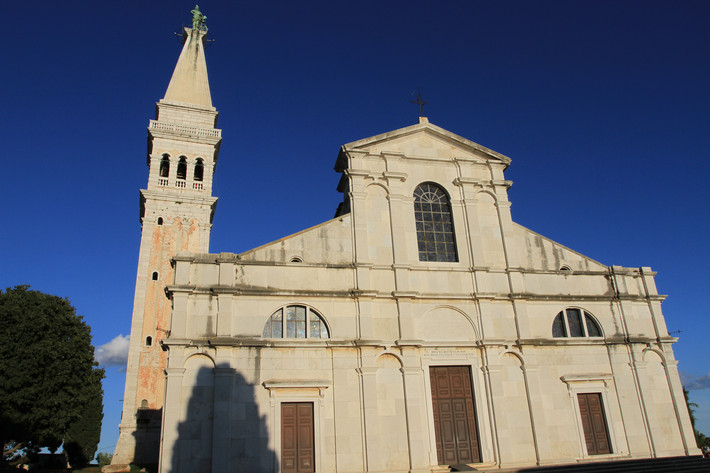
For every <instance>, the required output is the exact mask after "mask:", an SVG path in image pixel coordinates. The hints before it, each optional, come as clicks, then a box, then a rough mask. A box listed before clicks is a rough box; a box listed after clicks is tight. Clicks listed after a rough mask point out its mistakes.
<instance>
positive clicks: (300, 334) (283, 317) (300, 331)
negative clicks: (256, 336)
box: [263, 305, 330, 338]
mask: <svg viewBox="0 0 710 473" xmlns="http://www.w3.org/2000/svg"><path fill="white" fill-rule="evenodd" d="M263 336H264V338H328V337H329V336H330V334H329V333H328V326H327V325H326V324H325V321H324V320H323V318H322V317H321V316H320V315H318V313H317V312H316V311H315V310H313V309H312V308H310V307H308V306H305V305H289V306H286V307H282V308H280V309H279V310H277V311H276V312H274V313H273V314H271V317H269V320H268V321H267V322H266V325H265V326H264V332H263Z"/></svg>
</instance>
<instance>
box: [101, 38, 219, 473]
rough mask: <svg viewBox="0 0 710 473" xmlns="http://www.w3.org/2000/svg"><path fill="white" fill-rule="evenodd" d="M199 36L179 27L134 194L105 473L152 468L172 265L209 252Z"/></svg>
mask: <svg viewBox="0 0 710 473" xmlns="http://www.w3.org/2000/svg"><path fill="white" fill-rule="evenodd" d="M205 34H206V31H205V30H204V29H202V28H199V27H198V28H184V31H183V49H182V52H181V54H180V58H179V59H178V63H177V65H176V67H175V71H174V72H173V76H172V79H171V81H170V85H169V86H168V89H167V92H166V94H165V97H164V98H163V99H162V100H160V101H159V102H158V103H157V108H156V117H155V120H151V121H150V123H149V125H148V167H149V177H148V185H147V188H146V189H141V191H140V220H141V225H142V232H141V243H140V253H139V257H138V273H137V277H136V289H135V297H134V305H133V319H132V324H131V337H130V348H129V355H128V366H127V372H126V388H125V394H124V401H123V414H122V418H121V425H120V435H119V440H118V444H117V446H116V451H115V454H114V457H113V460H112V465H111V467H109V468H108V469H109V470H113V471H123V470H125V471H128V470H127V469H125V468H127V465H128V464H130V463H135V464H139V465H157V464H158V455H159V444H160V430H161V420H162V409H163V400H164V397H165V368H166V356H167V354H166V352H165V351H163V350H162V348H161V340H162V339H163V338H165V337H167V335H168V334H169V333H170V324H171V320H170V314H171V302H170V300H169V299H168V298H167V297H166V294H165V287H166V286H168V285H170V284H172V283H173V279H174V275H173V267H172V265H171V260H172V258H173V257H174V256H175V255H177V254H179V253H184V252H190V253H207V252H209V238H210V231H211V228H212V218H213V216H214V211H215V207H216V204H217V198H216V197H212V178H213V175H214V170H215V165H216V163H217V155H218V153H219V146H220V142H221V139H222V138H221V130H219V129H217V128H216V124H217V110H216V109H215V108H214V107H213V106H212V100H211V96H210V90H209V82H208V79H207V68H206V63H205V55H204V41H205Z"/></svg>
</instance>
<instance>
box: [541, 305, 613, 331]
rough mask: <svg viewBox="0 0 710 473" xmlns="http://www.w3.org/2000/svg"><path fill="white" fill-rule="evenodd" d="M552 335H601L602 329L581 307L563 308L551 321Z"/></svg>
mask: <svg viewBox="0 0 710 473" xmlns="http://www.w3.org/2000/svg"><path fill="white" fill-rule="evenodd" d="M552 336H553V337H555V338H566V337H601V336H602V329H601V328H600V327H599V324H598V323H597V321H596V320H594V317H592V316H591V315H590V314H589V312H587V311H586V310H582V309H574V308H570V309H565V310H563V311H562V312H560V313H559V314H557V316H556V317H555V320H554V321H553V322H552Z"/></svg>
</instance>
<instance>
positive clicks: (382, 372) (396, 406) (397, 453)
mask: <svg viewBox="0 0 710 473" xmlns="http://www.w3.org/2000/svg"><path fill="white" fill-rule="evenodd" d="M376 363H377V378H376V379H377V382H376V385H377V419H378V422H379V431H380V432H381V433H383V434H386V435H384V436H383V437H382V438H381V440H382V441H386V442H387V447H386V448H382V449H381V450H380V452H381V455H380V457H381V458H380V459H379V462H380V464H378V465H377V468H376V470H378V471H407V470H408V469H409V447H408V445H409V441H408V438H407V421H406V408H405V402H404V383H403V378H402V369H401V368H402V363H401V361H400V360H399V358H398V357H397V356H395V355H394V354H392V353H383V354H381V355H380V356H379V357H378V358H377V362H376Z"/></svg>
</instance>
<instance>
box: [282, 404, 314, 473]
mask: <svg viewBox="0 0 710 473" xmlns="http://www.w3.org/2000/svg"><path fill="white" fill-rule="evenodd" d="M313 430H314V429H313V403H311V402H284V403H281V471H282V472H283V473H313V472H315V448H314V444H313Z"/></svg>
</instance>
